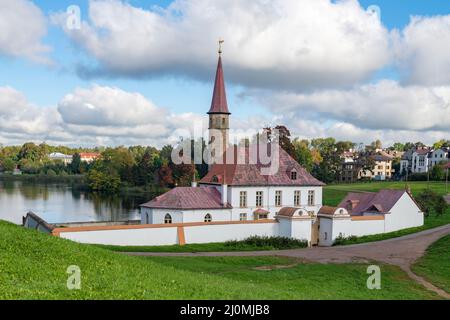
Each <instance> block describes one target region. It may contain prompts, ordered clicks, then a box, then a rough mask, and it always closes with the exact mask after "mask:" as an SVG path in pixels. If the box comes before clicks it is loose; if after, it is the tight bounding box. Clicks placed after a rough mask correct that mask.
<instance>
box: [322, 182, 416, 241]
mask: <svg viewBox="0 0 450 320" xmlns="http://www.w3.org/2000/svg"><path fill="white" fill-rule="evenodd" d="M318 216H319V219H320V233H319V239H320V240H319V243H320V244H321V245H325V246H326V245H332V244H333V242H334V241H335V240H336V238H338V237H349V236H364V235H371V234H380V233H386V232H393V231H397V230H401V229H406V228H412V227H418V226H422V225H423V222H424V215H423V212H422V210H421V208H420V207H419V205H418V204H417V203H416V201H415V200H414V198H413V197H412V195H411V194H410V193H409V192H408V191H406V190H381V191H380V192H378V193H372V192H363V193H356V192H352V193H349V194H348V195H347V197H345V199H344V200H342V202H341V203H340V204H339V205H338V206H337V207H322V209H320V211H319V214H318Z"/></svg>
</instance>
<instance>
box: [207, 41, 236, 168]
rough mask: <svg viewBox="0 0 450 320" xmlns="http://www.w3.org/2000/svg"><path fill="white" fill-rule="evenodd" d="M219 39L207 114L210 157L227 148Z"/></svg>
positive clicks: (223, 85)
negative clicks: (211, 152)
mask: <svg viewBox="0 0 450 320" xmlns="http://www.w3.org/2000/svg"><path fill="white" fill-rule="evenodd" d="M223 42H224V41H223V40H220V41H219V61H218V63H217V71H216V80H215V83H214V92H213V98H212V102H211V108H210V109H209V111H208V115H209V146H210V147H211V148H212V150H214V151H215V152H221V154H215V152H214V151H213V154H212V158H213V159H218V158H219V157H221V156H222V155H223V153H224V152H225V151H226V149H227V148H228V143H229V129H230V114H231V113H230V112H229V111H228V104H227V95H226V91H225V81H224V75H223V68H222V44H223Z"/></svg>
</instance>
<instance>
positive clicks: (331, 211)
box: [319, 206, 338, 215]
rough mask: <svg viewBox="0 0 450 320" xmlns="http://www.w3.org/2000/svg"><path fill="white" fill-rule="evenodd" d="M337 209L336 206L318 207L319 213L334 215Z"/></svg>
mask: <svg viewBox="0 0 450 320" xmlns="http://www.w3.org/2000/svg"><path fill="white" fill-rule="evenodd" d="M337 209H338V208H337V207H329V206H323V207H322V208H320V210H319V214H328V215H334V213H335V212H336V210H337Z"/></svg>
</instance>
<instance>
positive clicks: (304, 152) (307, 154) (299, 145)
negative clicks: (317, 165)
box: [292, 139, 314, 172]
mask: <svg viewBox="0 0 450 320" xmlns="http://www.w3.org/2000/svg"><path fill="white" fill-rule="evenodd" d="M292 144H293V146H294V150H295V157H294V159H295V160H297V162H298V163H299V164H300V165H302V166H303V167H304V168H305V169H306V170H308V171H309V172H311V171H312V169H313V166H314V158H313V154H312V153H311V150H310V149H309V141H308V140H299V139H294V141H293V142H292Z"/></svg>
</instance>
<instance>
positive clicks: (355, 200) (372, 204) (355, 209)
mask: <svg viewBox="0 0 450 320" xmlns="http://www.w3.org/2000/svg"><path fill="white" fill-rule="evenodd" d="M405 192H406V190H380V191H379V192H378V193H373V192H360V193H358V192H350V193H349V194H348V195H347V196H346V197H345V199H344V200H342V202H341V203H340V204H339V205H338V207H340V208H345V209H347V210H348V212H349V213H350V215H352V216H353V215H362V214H363V213H364V212H368V211H371V212H373V211H375V212H379V213H389V211H390V210H391V209H392V207H393V206H394V205H395V204H396V203H397V201H398V200H399V199H400V198H401V197H402V196H403V194H404V193H405Z"/></svg>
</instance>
